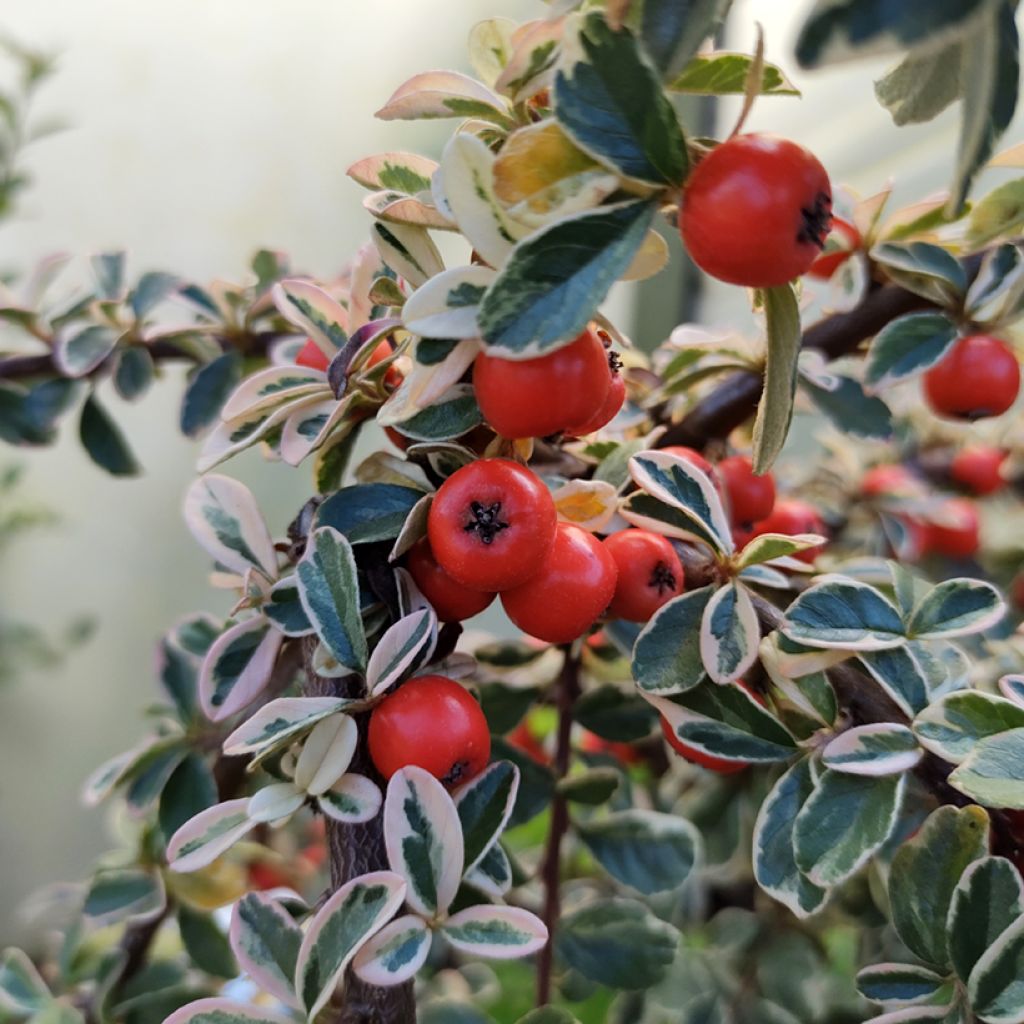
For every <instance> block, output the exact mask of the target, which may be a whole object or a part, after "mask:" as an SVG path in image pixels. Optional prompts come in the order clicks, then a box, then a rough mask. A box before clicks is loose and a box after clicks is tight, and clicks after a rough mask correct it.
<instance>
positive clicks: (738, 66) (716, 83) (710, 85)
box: [665, 50, 800, 96]
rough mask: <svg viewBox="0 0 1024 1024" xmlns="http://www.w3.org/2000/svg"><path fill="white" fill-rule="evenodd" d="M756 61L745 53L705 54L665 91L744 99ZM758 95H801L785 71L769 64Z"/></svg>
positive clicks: (692, 61)
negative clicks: (748, 80) (749, 75)
mask: <svg viewBox="0 0 1024 1024" xmlns="http://www.w3.org/2000/svg"><path fill="white" fill-rule="evenodd" d="M753 61H754V59H753V57H751V56H749V55H748V54H746V53H727V52H725V51H722V50H719V51H714V52H712V53H706V54H702V55H700V56H697V57H694V58H693V60H691V61H690V63H689V64H687V65H686V67H685V68H683V70H682V73H681V74H679V75H677V76H676V77H675V78H673V79H672V81H670V82H669V83H668V84H667V85H666V86H665V88H667V89H671V90H672V92H686V93H695V94H697V95H699V96H726V95H737V96H742V95H744V94H745V93H746V91H747V75H748V74H749V73H750V67H751V65H752V64H753ZM758 92H759V93H760V94H761V95H762V96H799V95H800V90H799V89H797V88H795V87H794V85H793V83H792V82H790V81H789V79H788V78H786V76H785V74H784V73H783V71H782V69H781V68H779V67H777V66H776V65H775V64H768V63H765V65H764V69H763V70H762V73H761V85H760V88H759V89H758Z"/></svg>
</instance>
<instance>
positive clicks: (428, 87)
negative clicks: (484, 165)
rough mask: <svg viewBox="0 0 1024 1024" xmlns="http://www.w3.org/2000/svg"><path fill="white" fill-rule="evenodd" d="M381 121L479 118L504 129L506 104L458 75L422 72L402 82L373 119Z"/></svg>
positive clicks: (470, 79)
mask: <svg viewBox="0 0 1024 1024" xmlns="http://www.w3.org/2000/svg"><path fill="white" fill-rule="evenodd" d="M375 116H377V117H379V118H380V119H381V120H382V121H398V120H400V121H415V120H420V119H423V118H438V117H460V118H466V117H478V118H481V119H482V120H484V121H492V122H494V123H495V124H497V125H501V126H507V125H509V124H510V123H511V122H510V119H509V116H508V110H507V106H506V103H505V101H504V100H503V99H502V98H501V97H500V96H499V95H498V94H497V93H494V92H492V91H491V90H490V89H488V88H487V86H485V85H482V84H481V83H480V82H477V81H474V80H473V79H472V78H470V77H469V76H468V75H463V74H460V73H459V72H457V71H424V72H422V73H421V74H418V75H413V77H412V78H410V79H409V80H408V81H406V82H403V83H402V85H400V86H399V87H398V88H397V89H396V90H395V91H394V93H393V94H392V95H391V98H390V99H389V100H388V101H387V103H385V104H384V106H383V107H381V108H380V110H378V111H377V113H376V115H375Z"/></svg>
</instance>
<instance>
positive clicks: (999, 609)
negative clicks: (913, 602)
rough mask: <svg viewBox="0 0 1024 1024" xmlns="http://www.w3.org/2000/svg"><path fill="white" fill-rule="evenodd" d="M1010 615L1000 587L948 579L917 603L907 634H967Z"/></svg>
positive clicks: (929, 636) (921, 636) (925, 636)
mask: <svg viewBox="0 0 1024 1024" xmlns="http://www.w3.org/2000/svg"><path fill="white" fill-rule="evenodd" d="M1005 614H1006V604H1005V603H1004V602H1003V599H1002V597H1001V595H1000V593H999V591H998V590H996V588H995V587H994V586H992V584H991V583H986V582H984V581H983V580H970V579H955V580H944V581H943V582H942V583H940V584H939V585H938V586H937V587H935V588H934V589H933V590H932V591H930V592H929V593H928V594H927V595H926V596H925V597H924V598H923V599H922V600H921V601H920V603H919V604H918V605H917V607H916V608H915V609H914V611H913V613H912V614H911V615H910V617H909V619H908V621H907V636H912V637H916V638H918V639H923V640H938V639H942V638H948V637H954V636H965V635H967V634H969V633H980V632H981V631H982V630H985V629H988V628H989V627H990V626H994V625H995V624H996V623H997V622H998V621H999V620H1000V619H1001V618H1002V617H1003V616H1004V615H1005Z"/></svg>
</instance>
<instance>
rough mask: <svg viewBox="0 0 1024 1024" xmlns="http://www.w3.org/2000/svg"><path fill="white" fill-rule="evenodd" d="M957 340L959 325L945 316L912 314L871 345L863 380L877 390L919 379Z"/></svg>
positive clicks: (890, 325)
mask: <svg viewBox="0 0 1024 1024" xmlns="http://www.w3.org/2000/svg"><path fill="white" fill-rule="evenodd" d="M956 339H957V329H956V325H955V324H954V323H953V322H952V321H951V320H950V319H949V318H948V317H947V316H945V315H943V314H942V313H909V314H907V315H906V316H901V317H899V318H898V319H896V320H891V321H890V322H889V323H888V324H886V325H885V327H883V328H882V330H881V331H879V332H878V334H876V335H875V339H874V341H872V342H871V347H870V348H869V349H868V355H867V361H866V363H865V366H864V381H865V383H866V384H867V385H868V387H869V388H870V389H871V390H874V391H878V390H881V389H882V388H887V387H890V386H891V385H893V384H896V383H899V382H900V381H904V380H909V379H910V378H911V377H916V376H918V375H920V374H922V373H924V371H925V370H927V369H929V367H932V366H934V365H935V364H936V363H938V362H939V361H940V360H941V359H942V357H943V356H944V355H946V353H947V352H948V351H949V350H950V349H951V348H952V347H953V343H954V342H955V341H956Z"/></svg>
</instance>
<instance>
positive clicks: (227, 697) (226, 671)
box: [199, 615, 284, 722]
mask: <svg viewBox="0 0 1024 1024" xmlns="http://www.w3.org/2000/svg"><path fill="white" fill-rule="evenodd" d="M283 640H284V637H283V636H282V635H281V633H280V632H278V630H276V629H274V627H273V626H271V625H270V623H269V622H267V620H266V619H265V618H264V617H263V616H262V615H256V616H253V617H252V618H251V619H245V620H244V621H243V622H239V623H238V624H237V625H234V626H231V627H230V629H227V630H225V632H224V633H222V634H221V635H220V636H219V637H218V638H217V639H216V640H215V641H214V643H213V644H212V646H211V647H210V650H209V651H208V652H207V654H206V657H205V658H204V659H203V664H202V666H201V668H200V670H199V703H200V704H201V705H202V708H203V713H204V714H205V715H206V717H207V718H209V719H210V720H211V721H213V722H222V721H223V720H224V719H225V718H230V717H231V716H232V715H234V714H237V713H238V712H239V711H241V710H242V708H245V707H248V706H249V705H250V704H251V703H252V702H253V701H254V700H255V699H256V698H257V697H258V696H259V695H260V694H261V693H262V692H263V690H264V689H266V686H267V684H268V683H269V682H270V677H271V674H272V673H273V671H274V665H275V663H276V661H277V655H278V652H279V651H280V649H281V643H282V641H283Z"/></svg>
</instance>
